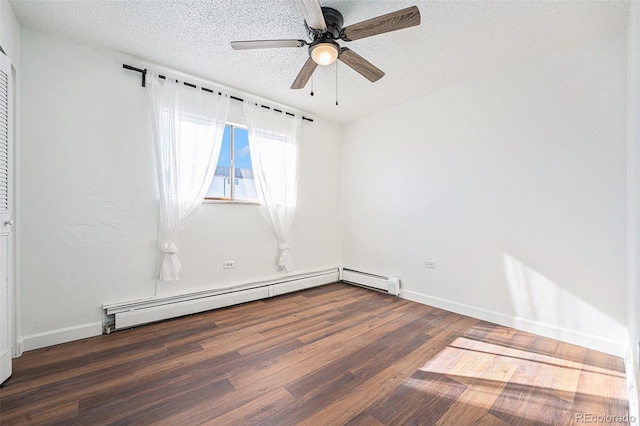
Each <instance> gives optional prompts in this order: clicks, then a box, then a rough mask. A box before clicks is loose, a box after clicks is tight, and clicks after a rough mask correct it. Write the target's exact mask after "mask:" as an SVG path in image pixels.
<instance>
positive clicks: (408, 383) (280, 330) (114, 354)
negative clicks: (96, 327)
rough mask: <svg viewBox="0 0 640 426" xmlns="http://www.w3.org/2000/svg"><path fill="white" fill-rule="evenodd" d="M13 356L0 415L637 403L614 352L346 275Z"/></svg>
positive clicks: (154, 417)
mask: <svg viewBox="0 0 640 426" xmlns="http://www.w3.org/2000/svg"><path fill="white" fill-rule="evenodd" d="M13 370H14V373H13V376H12V377H11V378H10V379H9V380H8V381H7V382H5V383H4V384H3V385H2V386H0V423H1V424H2V425H3V426H4V425H18V424H19V425H23V424H27V425H30V424H37V425H39V424H65V425H76V424H77V425H87V424H91V425H102V424H105V425H106V424H145V425H146V424H163V425H165V424H168V425H176V424H179V425H180V424H182V425H192V424H212V425H220V424H234V425H236V424H242V425H253V424H264V425H268V424H274V425H284V424H286V425H298V424H301V425H304V424H307V425H313V426H316V425H342V424H350V425H372V426H376V425H378V426H379V425H395V424H421V425H423V424H424V425H429V424H431V425H435V424H438V425H454V426H460V425H463V424H476V425H498V426H501V425H513V424H517V425H520V424H522V425H525V424H526V425H528V424H573V423H575V419H576V414H578V413H591V414H594V415H598V414H609V415H620V416H624V415H625V414H628V408H627V407H628V401H627V395H626V380H625V376H624V364H623V362H622V360H621V359H620V358H617V357H613V356H610V355H606V354H603V353H599V352H596V351H591V350H588V349H585V348H581V347H578V346H575V345H569V344H566V343H563V342H559V341H557V340H553V339H546V338H543V337H540V336H536V335H533V334H530V333H524V332H521V331H517V330H514V329H511V328H508V327H502V326H498V325H495V324H491V323H487V322H485V321H480V320H476V319H473V318H469V317H465V316H461V315H458V314H455V313H451V312H447V311H443V310H440V309H437V308H434V307H430V306H426V305H421V304H417V303H414V302H411V301H408V300H404V299H397V298H394V297H392V296H389V295H384V294H381V293H377V292H373V291H369V290H366V289H362V288H359V287H354V286H350V285H346V284H342V283H336V284H331V285H326V286H322V287H317V288H313V289H308V290H303V291H300V292H296V293H291V294H287V295H283V296H278V297H274V298H271V299H267V300H261V301H255V302H251V303H246V304H242V305H238V306H233V307H228V308H224V309H218V310H214V311H210V312H204V313H200V314H196V315H191V316H187V317H183V318H178V319H174V320H169V321H164V322H159V323H154V324H149V325H147V326H143V327H138V328H135V329H131V330H123V331H118V332H114V333H112V334H110V335H104V336H98V337H95V338H90V339H85V340H81V341H77V342H71V343H67V344H64V345H57V346H53V347H50V348H43V349H39V350H35V351H31V352H27V353H25V354H24V355H23V356H22V357H20V358H18V359H16V360H15V362H14V368H13Z"/></svg>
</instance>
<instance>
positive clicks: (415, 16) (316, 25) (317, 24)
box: [231, 0, 420, 89]
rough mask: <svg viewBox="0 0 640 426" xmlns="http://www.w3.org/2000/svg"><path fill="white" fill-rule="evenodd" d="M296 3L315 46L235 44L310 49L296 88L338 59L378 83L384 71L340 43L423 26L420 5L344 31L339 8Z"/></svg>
mask: <svg viewBox="0 0 640 426" xmlns="http://www.w3.org/2000/svg"><path fill="white" fill-rule="evenodd" d="M296 3H298V6H299V7H300V11H301V12H302V15H303V16H304V19H305V27H306V28H307V32H308V35H309V38H310V39H311V40H312V41H311V43H309V42H307V41H305V40H296V39H290V40H248V41H232V42H231V47H232V48H233V49H235V50H247V49H267V48H273V47H304V46H309V59H307V62H305V64H304V65H303V66H302V69H301V70H300V72H299V73H298V76H297V77H296V79H295V80H294V82H293V84H292V85H291V88H292V89H302V88H304V86H305V85H306V84H307V82H308V81H309V79H310V78H311V75H312V74H313V72H314V71H315V69H316V67H317V66H318V65H330V64H332V63H334V62H335V61H336V59H339V60H340V61H342V62H343V63H345V64H346V65H348V66H349V67H351V68H353V69H354V70H355V71H357V72H358V73H360V74H361V75H362V76H363V77H365V78H367V79H368V80H369V81H371V82H375V81H378V80H379V79H380V78H382V76H384V72H382V71H381V70H380V69H378V68H377V67H376V66H375V65H373V64H372V63H371V62H369V61H367V60H366V59H364V58H363V57H362V56H360V55H358V54H357V53H356V52H354V51H353V50H351V49H349V48H348V47H341V46H340V45H339V44H338V42H337V41H336V40H338V39H340V40H343V41H347V42H349V41H353V40H359V39H362V38H365V37H371V36H374V35H378V34H383V33H388V32H390V31H396V30H401V29H403V28H408V27H413V26H416V25H419V24H420V11H419V10H418V8H417V7H416V6H411V7H408V8H406V9H402V10H398V11H396V12H392V13H387V14H386V15H381V16H378V17H377V18H372V19H368V20H366V21H362V22H359V23H357V24H352V25H349V26H346V27H344V28H343V27H342V24H343V21H344V19H343V17H342V14H341V13H340V12H338V11H337V10H336V9H333V8H330V7H321V6H320V3H319V1H318V0H296Z"/></svg>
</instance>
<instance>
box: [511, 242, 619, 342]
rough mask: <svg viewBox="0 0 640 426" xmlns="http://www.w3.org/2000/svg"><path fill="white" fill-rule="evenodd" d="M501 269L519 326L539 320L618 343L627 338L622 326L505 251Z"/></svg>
mask: <svg viewBox="0 0 640 426" xmlns="http://www.w3.org/2000/svg"><path fill="white" fill-rule="evenodd" d="M504 271H505V275H506V277H507V282H508V284H509V292H510V293H511V300H512V302H513V306H514V309H515V312H516V318H515V321H516V324H517V326H518V327H522V326H524V325H525V324H531V323H539V324H541V325H546V326H552V327H553V328H555V329H564V330H569V331H571V332H573V333H578V334H583V335H591V336H597V337H599V338H600V339H603V340H609V341H611V343H615V344H618V345H620V344H623V342H625V341H626V337H625V336H626V327H625V325H623V324H621V323H620V322H618V321H616V320H614V319H613V318H611V317H610V316H608V315H607V314H605V313H603V312H602V311H600V310H598V309H597V308H595V307H593V306H592V305H590V304H589V303H587V302H585V301H584V300H582V299H580V298H579V297H577V296H575V295H574V294H572V293H570V292H568V291H567V290H565V289H564V288H562V287H561V286H560V285H558V284H556V283H554V282H553V281H551V280H550V279H548V278H547V277H545V276H544V275H542V274H540V273H539V272H537V271H535V270H533V269H532V268H530V267H529V266H527V265H525V264H524V263H522V262H520V261H519V260H517V259H515V258H513V257H511V256H509V255H508V254H506V253H505V255H504Z"/></svg>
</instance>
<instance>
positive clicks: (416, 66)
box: [10, 0, 629, 123]
mask: <svg viewBox="0 0 640 426" xmlns="http://www.w3.org/2000/svg"><path fill="white" fill-rule="evenodd" d="M321 3H322V5H323V6H330V7H333V8H335V9H338V10H339V11H340V12H342V14H343V15H344V18H345V26H346V25H349V24H353V23H357V22H360V21H363V20H365V19H369V18H373V17H376V16H378V15H381V14H385V13H389V12H393V11H395V10H398V9H401V8H405V7H408V6H412V5H417V6H418V8H419V9H420V13H421V15H422V23H421V25H420V26H418V27H413V28H409V29H404V30H400V31H397V32H393V33H387V34H382V35H378V36H374V37H371V38H368V39H363V40H357V41H353V42H350V43H345V42H341V44H342V45H348V46H349V47H350V48H351V49H353V50H354V51H356V52H357V53H359V54H360V55H361V56H363V57H364V58H366V59H367V60H369V61H370V62H372V63H373V64H375V65H376V66H377V67H378V68H380V69H382V70H383V71H384V72H385V73H386V75H385V76H384V77H383V78H382V79H381V80H379V81H378V82H376V83H370V82H369V81H368V80H366V79H364V78H363V77H362V76H360V75H359V74H357V73H356V72H355V71H353V70H351V69H350V68H348V67H347V66H346V65H344V64H342V63H340V64H339V65H338V90H339V101H340V102H339V103H340V104H339V106H336V105H335V96H336V66H335V65H332V66H328V67H318V69H317V70H316V72H315V74H314V78H313V84H314V92H315V96H313V97H312V96H310V94H309V92H310V90H309V89H310V83H309V84H308V85H307V87H306V88H305V89H303V90H291V89H289V87H290V86H291V83H292V82H293V80H294V79H295V77H296V75H297V74H298V71H299V69H300V68H301V67H302V65H303V64H304V62H305V60H306V59H307V50H306V48H289V49H268V50H251V51H234V50H232V49H231V47H230V46H229V42H230V41H232V40H253V39H280V38H304V39H306V31H305V28H304V23H303V18H302V17H301V14H300V12H299V10H298V7H297V5H296V3H295V1H294V0H180V1H169V0H156V1H151V0H124V1H119V0H91V1H87V0H64V1H63V0H46V1H39V0H10V4H11V6H12V8H13V10H14V13H15V15H16V17H17V19H18V21H19V22H20V23H21V24H22V25H23V26H26V27H29V28H33V29H36V30H39V31H42V32H45V33H51V34H56V35H59V36H62V37H65V38H67V39H71V40H74V41H80V42H82V43H84V44H88V45H92V46H103V47H107V48H110V49H113V50H116V51H120V52H123V53H126V54H129V55H133V56H136V57H139V58H141V59H145V60H147V61H151V62H154V63H157V64H160V65H163V66H166V67H169V68H173V69H175V70H177V71H181V72H184V73H188V74H192V75H195V76H198V77H202V78H205V79H208V80H212V81H214V82H218V83H221V84H224V85H227V86H231V87H234V88H237V89H240V90H243V91H246V92H249V93H252V94H254V95H258V96H261V97H264V98H267V99H272V100H273V101H276V102H279V103H282V104H285V105H290V106H292V107H295V108H299V109H301V110H303V111H307V112H309V113H311V116H316V117H324V118H326V119H328V120H331V121H335V122H340V123H344V122H348V121H350V120H353V119H355V118H357V117H361V116H363V115H366V114H370V113H372V112H375V111H379V110H381V109H385V108H388V107H390V106H393V105H397V104H400V103H402V102H406V101H408V100H411V99H415V98H418V97H421V96H424V95H427V94H429V93H433V92H435V91H438V90H442V89H444V88H446V87H449V86H452V85H454V84H456V83H459V82H461V81H464V80H467V79H470V78H473V77H475V76H479V75H482V74H485V73H487V72H491V71H494V70H497V69H499V68H502V67H505V66H509V65H510V64H515V63H519V62H523V61H526V60H529V59H531V58H535V57H539V56H541V55H545V54H547V53H550V52H553V51H556V50H560V49H563V48H566V47H569V46H572V45H577V44H579V43H581V42H584V41H586V40H588V39H590V38H595V37H598V36H602V35H605V34H608V33H611V32H614V31H616V30H621V29H623V28H625V27H626V25H627V18H628V11H629V2H628V1H568V2H564V1H526V2H525V1H460V2H458V1H422V0H407V1H405V0H321ZM132 65H136V64H132Z"/></svg>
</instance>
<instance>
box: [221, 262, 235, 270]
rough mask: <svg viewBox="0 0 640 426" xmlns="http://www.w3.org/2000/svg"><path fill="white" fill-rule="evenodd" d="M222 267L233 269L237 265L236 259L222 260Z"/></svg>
mask: <svg viewBox="0 0 640 426" xmlns="http://www.w3.org/2000/svg"><path fill="white" fill-rule="evenodd" d="M222 267H223V268H224V269H233V268H235V267H236V261H235V260H225V261H224V262H222Z"/></svg>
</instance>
